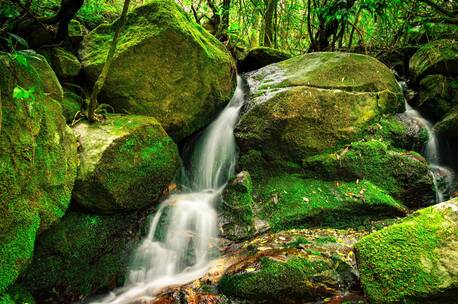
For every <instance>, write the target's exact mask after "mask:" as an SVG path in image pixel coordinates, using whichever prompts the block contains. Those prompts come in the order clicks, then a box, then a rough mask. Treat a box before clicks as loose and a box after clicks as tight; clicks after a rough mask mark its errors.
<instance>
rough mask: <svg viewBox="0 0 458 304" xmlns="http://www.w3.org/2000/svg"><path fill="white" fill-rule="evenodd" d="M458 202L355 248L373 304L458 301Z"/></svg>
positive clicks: (421, 214)
mask: <svg viewBox="0 0 458 304" xmlns="http://www.w3.org/2000/svg"><path fill="white" fill-rule="evenodd" d="M457 244H458V199H454V200H451V201H448V202H445V203H441V204H438V205H434V206H431V207H429V208H425V209H423V210H420V211H418V212H416V213H414V214H413V215H411V216H409V217H408V218H406V219H404V220H402V221H401V222H400V223H398V224H395V225H392V226H389V227H387V228H384V229H382V230H380V231H377V232H374V233H372V234H370V235H369V236H367V237H364V238H363V239H361V240H360V241H359V242H358V243H357V244H356V250H357V261H358V268H359V271H360V274H361V282H362V285H363V287H364V290H365V292H366V294H367V296H368V297H369V299H370V301H371V303H450V304H451V303H456V300H457V299H458V264H457V263H458V246H457Z"/></svg>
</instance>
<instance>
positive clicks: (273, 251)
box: [218, 229, 361, 303]
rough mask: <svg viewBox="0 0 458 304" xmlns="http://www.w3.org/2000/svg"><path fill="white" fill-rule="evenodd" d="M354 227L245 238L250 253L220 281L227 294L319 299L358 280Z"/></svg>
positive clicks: (268, 300)
mask: <svg viewBox="0 0 458 304" xmlns="http://www.w3.org/2000/svg"><path fill="white" fill-rule="evenodd" d="M360 237H361V234H360V233H355V232H354V231H339V230H333V229H321V230H320V229H310V230H286V231H283V232H279V233H275V234H273V233H267V234H264V235H263V236H261V237H258V238H256V239H254V240H250V241H247V242H244V243H242V245H241V246H242V248H245V250H246V251H248V252H249V253H248V254H246V255H245V256H244V257H243V258H242V259H241V260H240V261H238V262H236V263H235V264H232V266H231V267H229V268H228V269H227V270H226V272H225V275H224V276H223V277H222V279H221V280H220V282H219V284H218V289H219V290H220V291H221V292H222V293H223V294H224V295H226V296H229V297H231V298H239V299H243V300H255V301H256V302H259V303H309V302H311V303H314V302H315V301H318V300H320V299H321V300H322V299H324V298H325V297H330V296H343V295H344V294H347V293H348V291H349V290H351V289H352V287H353V286H354V285H355V283H356V267H355V266H356V261H355V256H354V254H353V251H352V245H353V244H354V243H355V242H356V241H357V240H358V239H359V238H360Z"/></svg>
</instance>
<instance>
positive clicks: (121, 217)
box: [21, 210, 145, 303]
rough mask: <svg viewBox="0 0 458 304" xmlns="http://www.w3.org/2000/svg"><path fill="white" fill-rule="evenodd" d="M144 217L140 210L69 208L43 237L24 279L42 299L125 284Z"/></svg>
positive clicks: (71, 297)
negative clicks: (117, 211)
mask: <svg viewBox="0 0 458 304" xmlns="http://www.w3.org/2000/svg"><path fill="white" fill-rule="evenodd" d="M144 222H145V217H144V216H143V215H142V214H140V213H138V212H134V213H130V214H114V215H97V214H90V213H87V212H85V211H81V210H69V211H68V212H67V213H66V214H65V216H64V217H63V218H62V220H61V221H60V222H59V223H58V224H57V225H55V226H53V227H52V228H51V229H49V230H48V231H46V232H45V233H43V235H41V236H40V237H39V239H38V241H37V246H36V252H35V254H34V257H33V261H32V264H31V265H30V267H29V268H28V270H27V271H26V273H25V274H24V276H23V277H22V279H21V284H22V285H24V286H25V287H27V288H28V289H29V290H30V291H31V292H32V294H33V295H34V297H35V298H36V299H37V300H40V301H39V302H38V303H42V302H43V300H44V299H47V300H48V301H47V302H48V303H50V302H52V303H74V301H79V300H80V299H81V297H85V296H88V295H91V294H94V293H95V292H97V291H99V290H107V289H113V288H116V287H119V286H120V285H122V284H123V283H124V277H125V275H126V273H127V267H128V264H129V258H130V255H131V254H132V253H133V250H134V249H135V246H136V244H137V240H138V238H139V231H140V230H141V229H142V228H143V224H144ZM50 300H52V301H50Z"/></svg>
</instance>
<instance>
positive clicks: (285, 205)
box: [258, 175, 406, 230]
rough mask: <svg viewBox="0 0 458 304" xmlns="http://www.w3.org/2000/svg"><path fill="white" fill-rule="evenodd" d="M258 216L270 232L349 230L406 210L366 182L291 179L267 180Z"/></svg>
mask: <svg viewBox="0 0 458 304" xmlns="http://www.w3.org/2000/svg"><path fill="white" fill-rule="evenodd" d="M261 191H262V192H261V193H260V199H261V202H258V204H259V206H260V208H261V212H260V216H261V217H263V218H265V219H267V220H269V222H270V224H271V226H272V229H274V230H282V229H284V228H288V227H310V226H332V227H339V228H343V227H352V226H355V225H360V224H362V222H364V221H365V220H367V218H370V217H372V218H378V217H380V216H383V215H402V214H404V213H405V212H406V208H405V207H404V206H403V205H402V204H401V203H399V202H398V201H396V200H395V199H393V198H392V197H391V196H389V195H388V194H387V193H386V192H384V191H383V190H382V189H380V188H378V187H377V186H375V185H373V184H372V183H370V182H369V181H365V180H362V181H360V182H359V183H356V182H346V183H345V182H343V183H338V182H327V181H321V180H314V179H302V178H300V177H297V176H294V175H282V176H276V177H273V178H271V179H270V180H269V181H267V182H266V184H265V185H263V187H262V190H261Z"/></svg>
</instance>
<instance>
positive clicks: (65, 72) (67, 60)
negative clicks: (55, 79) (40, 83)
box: [52, 47, 81, 79]
mask: <svg viewBox="0 0 458 304" xmlns="http://www.w3.org/2000/svg"><path fill="white" fill-rule="evenodd" d="M52 65H53V67H54V70H55V71H56V74H57V76H59V77H60V78H63V79H68V78H72V77H76V76H78V74H79V73H80V71H81V63H80V62H79V60H78V58H77V57H76V56H75V55H73V54H72V53H71V52H69V51H68V50H66V49H64V48H61V47H56V48H54V49H53V50H52Z"/></svg>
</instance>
